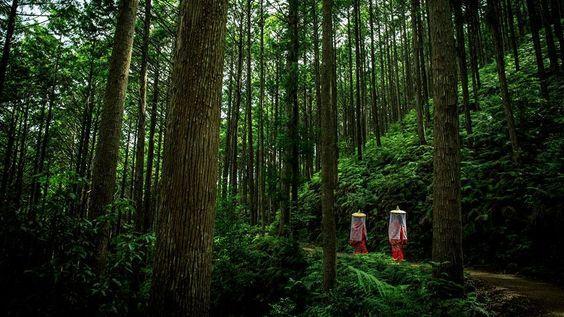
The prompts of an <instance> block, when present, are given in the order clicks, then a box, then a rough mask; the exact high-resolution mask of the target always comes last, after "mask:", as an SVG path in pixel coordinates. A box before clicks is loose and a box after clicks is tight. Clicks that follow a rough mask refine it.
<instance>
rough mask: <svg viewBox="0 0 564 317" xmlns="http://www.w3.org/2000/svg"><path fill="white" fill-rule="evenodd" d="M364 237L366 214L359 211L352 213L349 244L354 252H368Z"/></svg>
mask: <svg viewBox="0 0 564 317" xmlns="http://www.w3.org/2000/svg"><path fill="white" fill-rule="evenodd" d="M366 239H367V238H366V215H365V214H363V213H361V212H357V213H354V214H352V220H351V234H350V236H349V244H350V245H351V246H352V247H353V248H354V254H366V253H368V249H367V248H366Z"/></svg>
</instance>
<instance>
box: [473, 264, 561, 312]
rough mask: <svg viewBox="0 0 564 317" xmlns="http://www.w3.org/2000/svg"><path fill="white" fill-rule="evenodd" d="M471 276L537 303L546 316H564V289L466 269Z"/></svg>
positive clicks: (518, 278) (511, 276) (512, 276)
mask: <svg viewBox="0 0 564 317" xmlns="http://www.w3.org/2000/svg"><path fill="white" fill-rule="evenodd" d="M465 272H468V274H470V276H471V277H473V278H475V279H479V280H481V281H485V282H486V283H489V284H491V285H493V286H496V287H498V288H505V289H508V290H510V291H513V292H516V293H518V294H521V295H523V296H524V297H526V298H529V299H531V300H532V301H533V302H535V303H537V304H538V305H539V306H540V307H541V308H543V310H544V311H546V312H547V315H548V316H564V290H562V289H560V288H558V287H556V286H554V285H552V284H548V283H543V282H538V281H533V280H529V279H526V278H522V277H519V276H515V275H511V274H500V273H490V272H484V271H478V270H472V269H466V270H465Z"/></svg>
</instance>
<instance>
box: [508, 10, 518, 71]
mask: <svg viewBox="0 0 564 317" xmlns="http://www.w3.org/2000/svg"><path fill="white" fill-rule="evenodd" d="M505 7H506V12H507V21H508V24H509V37H510V41H511V50H512V51H513V61H514V62H515V70H516V71H519V70H520V69H521V65H520V63H519V51H518V50H517V37H516V36H515V23H514V16H513V5H512V3H511V0H507V1H506V5H505Z"/></svg>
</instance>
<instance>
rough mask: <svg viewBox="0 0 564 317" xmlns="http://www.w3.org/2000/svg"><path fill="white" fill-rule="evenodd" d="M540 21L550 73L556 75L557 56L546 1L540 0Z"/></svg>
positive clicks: (557, 66)
mask: <svg viewBox="0 0 564 317" xmlns="http://www.w3.org/2000/svg"><path fill="white" fill-rule="evenodd" d="M540 8H541V11H540V12H541V19H542V24H543V26H544V35H545V38H546V47H547V51H548V60H549V61H550V72H551V73H553V74H556V72H558V68H559V65H558V54H557V53H556V44H555V43H554V33H553V32H552V26H551V25H550V19H551V17H550V12H549V7H548V0H540Z"/></svg>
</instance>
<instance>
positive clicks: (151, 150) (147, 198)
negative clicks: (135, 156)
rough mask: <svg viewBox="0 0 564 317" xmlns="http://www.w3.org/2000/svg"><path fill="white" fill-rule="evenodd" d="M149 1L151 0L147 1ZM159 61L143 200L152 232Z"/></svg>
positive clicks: (158, 50) (145, 221) (146, 227)
mask: <svg viewBox="0 0 564 317" xmlns="http://www.w3.org/2000/svg"><path fill="white" fill-rule="evenodd" d="M147 1H149V0H147ZM157 53H160V48H159V46H157ZM157 55H160V54H157ZM159 66H160V65H159V59H158V58H157V61H156V65H155V78H154V79H153V100H152V102H151V122H150V127H149V148H148V149H147V172H146V174H145V194H144V196H145V198H144V200H143V205H144V206H143V211H144V214H143V218H144V220H143V224H144V229H145V230H150V229H151V226H152V224H153V217H154V215H153V208H152V206H153V203H152V200H153V197H152V190H151V185H152V178H153V161H154V158H155V133H156V130H157V120H158V118H157V114H158V107H159V79H160V78H159V76H160V69H159Z"/></svg>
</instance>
